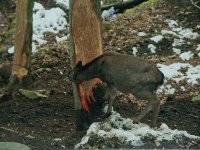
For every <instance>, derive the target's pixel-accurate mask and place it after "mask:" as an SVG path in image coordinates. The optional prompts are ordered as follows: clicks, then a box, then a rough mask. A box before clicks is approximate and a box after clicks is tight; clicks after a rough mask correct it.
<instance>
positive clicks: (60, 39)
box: [56, 36, 68, 42]
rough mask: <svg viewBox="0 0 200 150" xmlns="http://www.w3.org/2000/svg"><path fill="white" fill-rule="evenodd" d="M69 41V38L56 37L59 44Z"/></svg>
mask: <svg viewBox="0 0 200 150" xmlns="http://www.w3.org/2000/svg"><path fill="white" fill-rule="evenodd" d="M67 39H68V36H63V37H61V38H60V37H58V36H56V41H57V42H62V41H66V40H67Z"/></svg>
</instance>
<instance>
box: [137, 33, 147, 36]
mask: <svg viewBox="0 0 200 150" xmlns="http://www.w3.org/2000/svg"><path fill="white" fill-rule="evenodd" d="M137 35H138V36H146V35H147V34H146V33H145V32H138V34H137Z"/></svg>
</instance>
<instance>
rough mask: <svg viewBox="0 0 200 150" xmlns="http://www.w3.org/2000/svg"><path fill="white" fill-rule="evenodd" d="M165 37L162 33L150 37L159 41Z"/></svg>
mask: <svg viewBox="0 0 200 150" xmlns="http://www.w3.org/2000/svg"><path fill="white" fill-rule="evenodd" d="M163 38H164V37H163V36H162V35H156V36H154V37H152V38H150V40H152V41H154V42H156V43H158V42H160V41H162V39H163Z"/></svg>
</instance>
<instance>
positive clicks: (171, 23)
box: [165, 19, 178, 28]
mask: <svg viewBox="0 0 200 150" xmlns="http://www.w3.org/2000/svg"><path fill="white" fill-rule="evenodd" d="M165 22H166V23H168V26H169V27H171V28H174V27H176V26H178V23H177V22H176V21H175V20H170V19H166V20H165Z"/></svg>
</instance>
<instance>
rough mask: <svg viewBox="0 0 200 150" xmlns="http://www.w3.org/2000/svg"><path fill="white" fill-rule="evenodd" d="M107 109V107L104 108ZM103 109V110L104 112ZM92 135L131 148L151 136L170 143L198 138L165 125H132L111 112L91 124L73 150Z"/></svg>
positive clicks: (126, 119)
mask: <svg viewBox="0 0 200 150" xmlns="http://www.w3.org/2000/svg"><path fill="white" fill-rule="evenodd" d="M106 109H107V106H106ZM106 109H105V110H106ZM92 135H96V136H98V137H101V138H105V139H107V140H109V139H110V138H112V137H115V138H118V139H119V140H120V141H122V142H125V143H130V144H132V145H133V147H136V146H141V145H143V144H144V141H142V139H144V137H147V138H148V136H153V137H155V139H156V141H158V142H159V141H163V140H167V141H171V140H174V138H176V139H177V141H179V140H182V138H185V137H186V138H190V139H199V138H200V137H198V136H195V135H190V134H188V133H187V132H186V131H179V130H172V129H170V128H169V127H168V126H167V125H166V124H165V123H162V125H161V126H160V127H159V128H157V129H153V128H150V127H149V126H148V125H146V124H143V123H139V124H133V122H132V120H131V119H129V118H123V117H121V116H120V114H119V113H117V112H115V111H112V115H111V116H110V117H109V118H108V119H106V121H104V122H95V123H93V124H92V125H91V126H90V127H89V129H88V131H87V134H86V135H85V136H84V137H83V138H82V140H81V142H80V143H78V144H77V145H76V146H75V148H76V149H78V148H81V146H82V145H84V144H86V143H87V142H88V141H89V140H90V137H91V136H92Z"/></svg>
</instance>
